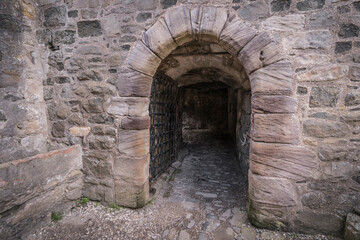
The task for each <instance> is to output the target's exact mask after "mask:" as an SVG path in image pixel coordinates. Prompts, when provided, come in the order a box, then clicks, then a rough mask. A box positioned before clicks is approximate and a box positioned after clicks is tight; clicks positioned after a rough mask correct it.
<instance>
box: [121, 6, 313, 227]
mask: <svg viewBox="0 0 360 240" xmlns="http://www.w3.org/2000/svg"><path fill="white" fill-rule="evenodd" d="M193 40H199V41H207V42H212V43H218V44H220V45H221V46H222V47H223V48H224V49H225V50H227V51H228V52H229V53H230V54H232V55H233V56H234V57H237V58H238V59H239V61H240V63H241V64H242V65H243V67H244V68H245V70H246V73H247V74H248V75H249V78H250V83H251V91H252V129H251V147H250V171H249V192H250V194H249V198H250V199H249V202H250V209H249V217H250V220H251V221H252V222H253V223H254V224H256V225H257V226H260V227H268V228H272V227H273V228H277V227H279V226H290V225H291V224H290V222H291V213H292V212H293V211H295V210H294V209H296V207H297V206H298V204H299V203H298V202H299V201H298V195H297V190H296V184H295V182H296V181H299V180H304V179H306V178H310V177H311V176H312V173H313V172H314V171H316V169H317V164H316V162H314V161H315V160H314V159H315V157H314V155H313V153H312V152H311V151H309V150H308V149H306V148H304V147H302V146H299V141H300V140H299V136H300V130H299V129H300V127H299V121H298V118H297V116H296V114H295V113H296V108H297V99H296V98H294V97H293V95H294V78H293V70H292V67H291V64H290V62H289V61H288V60H286V58H285V57H284V56H283V54H281V51H280V50H279V47H278V46H277V44H276V42H275V41H274V40H273V39H272V37H271V35H270V34H269V33H268V32H260V33H258V32H257V31H256V30H255V29H254V28H253V27H252V26H251V25H250V24H249V23H246V22H244V21H243V20H242V19H240V18H239V17H238V16H237V14H236V13H233V12H230V13H229V12H228V10H225V9H222V8H217V7H213V6H203V7H202V6H197V7H192V8H189V7H187V6H185V5H182V6H179V7H175V8H172V9H169V10H168V11H167V12H166V13H165V14H164V15H163V16H162V17H160V18H159V20H158V21H157V22H156V23H155V24H154V25H153V26H152V27H151V28H150V29H148V30H147V31H146V32H145V33H144V35H143V38H142V40H141V41H139V42H138V43H137V44H136V45H135V47H134V48H133V49H132V51H131V53H130V55H129V57H128V60H127V67H128V68H129V70H128V73H127V74H128V75H124V76H128V77H129V78H127V79H124V80H120V83H119V84H125V89H126V91H125V92H123V93H121V92H120V95H122V96H124V97H125V98H126V97H133V96H138V97H146V98H148V97H149V94H150V90H151V79H152V77H153V76H154V74H155V72H156V70H157V68H158V66H159V65H160V63H161V61H162V59H164V58H165V57H166V56H168V55H169V54H170V53H171V52H172V51H173V50H174V49H176V47H178V46H181V45H183V44H185V43H187V42H190V41H193ZM125 82H126V83H125ZM121 87H122V85H121V86H119V89H121ZM123 101H125V100H123ZM130 107H131V106H130ZM133 107H135V108H136V104H134V106H133ZM138 114H140V115H141V113H138ZM133 117H136V116H133ZM140 117H143V116H140ZM129 121H130V120H129ZM134 124H135V125H141V124H143V125H144V123H143V122H141V121H140V120H139V121H138V122H134ZM144 126H145V127H144V128H143V129H142V130H129V131H147V130H148V128H146V127H147V125H146V124H145V125H144ZM135 129H136V128H135ZM144 129H145V130H144ZM146 129H147V130H146ZM125 134H130V135H131V133H128V132H126V133H125ZM134 135H136V134H135V133H134ZM145 135H146V134H145ZM145 135H144V136H141V134H140V135H139V136H141V137H145ZM131 136H132V135H131ZM131 136H130V138H131ZM131 139H133V141H132V143H129V144H127V147H128V148H130V149H131V148H132V147H133V148H134V149H136V147H138V145H139V144H140V143H141V141H137V140H138V138H137V137H136V136H133V137H132V138H131ZM123 140H124V141H126V139H123ZM119 144H123V143H122V142H120V143H119ZM131 144H133V145H131ZM130 152H131V151H130ZM130 155H131V154H130ZM137 157H139V156H137ZM140 157H145V158H146V157H147V155H146V154H145V156H140ZM136 162H137V163H139V164H148V163H147V161H145V160H144V161H141V160H139V161H136ZM136 169H146V167H145V166H142V167H140V168H136ZM128 178H131V176H128ZM146 181H147V180H146V173H145V174H143V177H142V178H141V179H140V180H139V179H136V180H135V177H134V179H133V181H132V182H131V181H130V182H131V184H132V185H131V186H133V187H135V188H137V189H135V190H134V189H133V190H132V191H130V192H132V193H134V194H133V195H132V197H131V196H130V197H127V199H126V201H127V202H125V203H124V202H123V200H122V199H121V198H120V197H119V198H117V196H116V198H117V199H118V203H119V204H122V205H131V206H133V207H137V206H142V204H137V203H136V202H140V203H143V202H146V200H147V199H146V198H147V197H148V194H146V193H144V191H147V188H144V185H143V183H144V182H145V183H146ZM136 182H138V183H140V184H137V185H136ZM141 198H144V199H143V200H141V201H139V199H141ZM129 203H130V204H129Z"/></svg>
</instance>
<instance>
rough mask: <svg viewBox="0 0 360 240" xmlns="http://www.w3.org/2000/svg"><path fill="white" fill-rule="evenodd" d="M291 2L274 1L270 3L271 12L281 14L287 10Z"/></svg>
mask: <svg viewBox="0 0 360 240" xmlns="http://www.w3.org/2000/svg"><path fill="white" fill-rule="evenodd" d="M290 4H291V0H275V1H272V2H271V3H270V5H271V11H272V12H281V11H286V10H289V8H290Z"/></svg>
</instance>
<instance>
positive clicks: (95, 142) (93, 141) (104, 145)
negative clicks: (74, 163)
mask: <svg viewBox="0 0 360 240" xmlns="http://www.w3.org/2000/svg"><path fill="white" fill-rule="evenodd" d="M115 145H116V139H115V138H114V137H111V136H91V138H90V139H89V148H90V149H97V150H102V149H110V148H113V147H115Z"/></svg>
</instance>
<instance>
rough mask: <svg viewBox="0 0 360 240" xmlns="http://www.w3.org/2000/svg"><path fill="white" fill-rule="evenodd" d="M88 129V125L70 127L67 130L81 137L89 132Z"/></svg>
mask: <svg viewBox="0 0 360 240" xmlns="http://www.w3.org/2000/svg"><path fill="white" fill-rule="evenodd" d="M90 129H91V128H90V127H72V128H70V129H69V132H70V134H72V135H75V136H80V137H83V136H86V135H88V134H89V132H90Z"/></svg>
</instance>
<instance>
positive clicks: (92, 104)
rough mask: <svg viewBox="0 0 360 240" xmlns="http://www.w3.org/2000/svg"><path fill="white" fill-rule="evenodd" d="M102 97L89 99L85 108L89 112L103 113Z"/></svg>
mask: <svg viewBox="0 0 360 240" xmlns="http://www.w3.org/2000/svg"><path fill="white" fill-rule="evenodd" d="M102 102H103V100H102V98H92V99H88V101H87V103H86V104H84V109H85V111H86V112H88V113H101V112H103V106H102Z"/></svg>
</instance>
